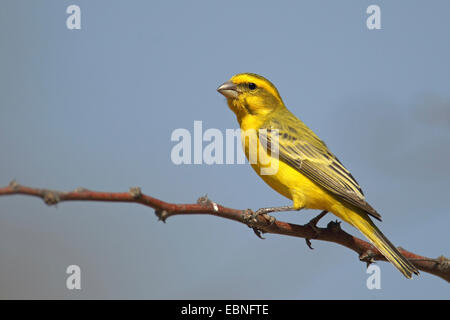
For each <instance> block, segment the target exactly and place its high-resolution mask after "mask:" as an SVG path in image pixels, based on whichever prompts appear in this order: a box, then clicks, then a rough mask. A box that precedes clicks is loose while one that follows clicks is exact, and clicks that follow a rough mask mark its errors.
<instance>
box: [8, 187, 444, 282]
mask: <svg viewBox="0 0 450 320" xmlns="http://www.w3.org/2000/svg"><path fill="white" fill-rule="evenodd" d="M15 194H23V195H29V196H34V197H39V198H41V199H43V200H44V202H45V203H46V204H47V205H55V204H57V203H59V202H63V201H103V202H132V203H138V204H142V205H144V206H148V207H151V208H153V209H155V214H156V215H157V216H158V218H159V220H162V221H164V222H165V221H166V219H167V218H169V217H171V216H175V215H189V214H209V215H214V216H217V217H221V218H226V219H230V220H234V221H237V222H241V223H244V224H246V225H248V226H249V227H251V228H253V230H254V231H255V233H256V234H257V235H258V236H260V233H261V232H262V233H273V234H280V235H286V236H292V237H299V238H304V239H306V241H307V243H308V245H309V244H310V241H309V240H310V239H315V240H323V241H328V242H334V243H337V244H340V245H342V246H345V247H347V248H349V249H351V250H353V251H355V252H356V253H358V255H359V259H360V260H361V261H364V262H366V263H368V264H370V263H372V262H373V261H376V260H377V261H386V259H385V258H384V256H383V255H382V254H381V253H380V252H379V251H378V250H377V249H376V248H375V247H374V246H373V245H372V244H370V243H368V242H367V241H364V240H362V239H359V238H357V237H354V236H352V235H350V234H348V233H347V232H345V231H344V230H342V229H341V227H340V222H337V221H336V222H334V221H331V222H329V223H328V225H327V226H326V227H325V228H319V227H313V226H311V225H310V224H306V225H297V224H292V223H287V222H282V221H273V220H272V219H270V217H268V216H267V215H259V216H257V217H256V218H255V219H254V220H251V219H249V217H250V216H251V214H250V212H249V210H238V209H232V208H227V207H224V206H221V205H219V204H217V203H215V202H212V201H211V200H209V199H208V198H206V197H201V198H200V199H199V200H198V201H197V203H195V204H175V203H168V202H164V201H162V200H159V199H157V198H153V197H151V196H148V195H145V194H143V193H142V192H141V189H140V188H138V187H136V188H130V191H129V192H98V191H92V190H88V189H84V188H78V189H75V190H74V191H70V192H61V191H54V190H48V189H37V188H31V187H27V186H22V185H19V184H17V183H16V182H15V181H12V182H11V183H10V184H9V185H8V186H7V187H4V188H0V196H4V195H15ZM399 250H400V252H401V253H402V254H403V255H404V256H405V257H406V258H408V259H409V260H410V261H411V262H412V263H413V264H414V265H415V266H416V267H417V268H418V269H419V270H421V271H424V272H427V273H430V274H433V275H435V276H438V277H440V278H442V279H444V280H446V281H447V282H450V259H448V258H446V257H444V256H440V257H438V258H435V259H432V258H427V257H424V256H420V255H417V254H415V253H412V252H410V251H407V250H405V249H403V248H399Z"/></svg>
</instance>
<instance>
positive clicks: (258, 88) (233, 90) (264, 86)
mask: <svg viewBox="0 0 450 320" xmlns="http://www.w3.org/2000/svg"><path fill="white" fill-rule="evenodd" d="M217 91H218V92H220V93H221V94H223V95H224V96H225V97H226V98H227V101H228V106H229V107H230V109H231V110H232V111H233V112H234V113H235V114H236V115H237V117H238V119H239V118H243V117H245V116H246V115H254V116H265V115H268V114H269V113H271V112H272V111H274V110H275V109H276V108H278V107H283V106H284V104H283V100H282V99H281V97H280V94H279V93H278V90H277V88H275V86H274V85H273V84H272V83H271V82H270V81H269V80H267V79H266V78H264V77H262V76H260V75H257V74H254V73H240V74H237V75H235V76H233V77H232V78H231V79H230V80H229V81H227V82H225V83H224V84H222V85H221V86H220V87H219V88H217Z"/></svg>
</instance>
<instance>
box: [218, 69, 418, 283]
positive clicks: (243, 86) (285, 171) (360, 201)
mask: <svg viewBox="0 0 450 320" xmlns="http://www.w3.org/2000/svg"><path fill="white" fill-rule="evenodd" d="M217 91H219V92H220V93H221V94H223V95H224V96H225V97H226V98H227V102H228V106H229V107H230V109H231V110H232V111H233V112H234V113H235V114H236V117H237V120H238V122H239V125H240V127H241V132H246V131H247V130H255V131H256V132H258V135H257V139H258V142H259V143H258V145H260V144H261V145H263V146H266V147H267V148H266V149H265V152H266V153H265V157H268V158H269V159H270V163H271V165H273V163H276V165H274V167H276V168H277V170H275V171H274V173H273V174H261V169H262V167H263V163H262V162H261V161H260V159H258V160H257V161H255V162H254V163H252V162H251V165H252V167H253V169H254V170H255V171H256V173H257V174H258V175H259V176H260V177H261V178H262V179H263V180H264V181H265V182H266V183H267V184H269V186H271V187H272V188H273V189H275V190H276V191H277V192H279V193H280V194H282V195H283V196H285V197H287V198H289V199H291V200H292V201H293V206H292V207H289V208H286V207H280V208H268V209H269V210H267V211H266V212H274V211H284V210H286V209H288V210H300V209H304V208H307V209H320V210H323V211H324V213H326V212H332V213H334V214H335V215H336V216H338V217H339V218H340V219H342V220H344V221H346V222H347V223H349V224H351V225H352V226H354V227H356V228H357V229H358V230H359V231H361V232H362V233H363V234H364V236H366V237H367V238H368V239H369V240H370V242H371V243H372V244H373V245H374V246H375V247H377V248H378V250H379V251H380V252H381V253H382V254H383V255H384V256H385V257H386V259H387V260H389V261H390V262H391V263H392V264H393V265H394V266H395V267H396V268H397V269H398V270H400V272H401V273H403V275H405V276H406V277H407V278H411V276H412V273H415V274H419V272H418V270H417V268H416V267H414V266H413V265H412V263H411V262H410V261H408V260H407V259H406V258H405V257H404V256H403V255H402V254H401V253H400V252H399V251H398V250H397V248H396V247H395V246H394V245H393V244H392V243H391V242H390V241H389V240H388V239H387V238H386V237H385V236H384V235H383V233H381V231H380V230H379V229H378V228H377V227H376V226H375V224H374V223H373V222H372V220H371V219H370V217H369V216H372V217H374V218H376V219H378V220H380V221H381V216H380V214H379V213H378V212H377V211H375V209H374V208H372V207H371V206H370V205H369V204H368V203H367V202H366V200H365V198H364V194H363V192H362V190H361V187H360V186H359V184H358V183H357V182H356V180H355V179H354V178H353V176H352V175H351V174H350V172H349V171H348V170H347V169H346V168H345V167H344V166H343V165H342V163H341V162H340V161H339V160H338V159H337V158H336V156H335V155H333V154H332V153H331V152H330V151H329V150H328V148H327V146H326V145H325V143H324V142H323V141H322V140H320V139H319V138H318V137H317V136H316V134H315V133H314V132H312V131H311V130H310V129H309V128H308V127H307V126H306V125H305V124H304V123H303V122H302V121H300V120H299V119H297V117H295V116H294V115H293V114H292V113H291V112H290V111H289V110H288V109H287V108H286V106H285V105H284V103H283V100H282V99H281V96H280V94H279V93H278V90H277V88H276V87H275V86H274V85H273V84H272V83H271V82H270V81H269V80H267V79H265V78H264V77H262V76H259V75H257V74H253V73H241V74H237V75H235V76H233V77H232V78H231V79H230V80H229V81H227V82H225V83H224V84H222V85H221V86H220V87H219V88H218V89H217ZM261 129H265V130H261ZM242 139H243V145H244V149H245V154H246V156H247V158H249V140H248V139H246V138H245V135H242ZM274 142H278V143H277V144H278V148H277V149H278V150H275V147H272V148H273V149H274V150H271V146H273V145H274ZM272 151H275V152H272ZM258 152H260V151H258ZM271 155H276V156H273V157H272V156H271ZM265 163H266V162H265ZM277 209H280V210H277Z"/></svg>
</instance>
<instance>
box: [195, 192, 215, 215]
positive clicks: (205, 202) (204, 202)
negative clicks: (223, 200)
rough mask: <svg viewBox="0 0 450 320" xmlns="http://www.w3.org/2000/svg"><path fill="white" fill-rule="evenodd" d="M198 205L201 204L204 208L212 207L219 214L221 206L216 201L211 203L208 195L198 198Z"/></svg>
mask: <svg viewBox="0 0 450 320" xmlns="http://www.w3.org/2000/svg"><path fill="white" fill-rule="evenodd" d="M197 204H200V205H202V206H206V205H212V207H213V210H214V212H219V206H218V205H217V203H215V202H214V201H211V200H210V199H209V198H208V195H207V194H205V195H204V196H201V197H200V198H198V199H197Z"/></svg>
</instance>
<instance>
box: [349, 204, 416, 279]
mask: <svg viewBox="0 0 450 320" xmlns="http://www.w3.org/2000/svg"><path fill="white" fill-rule="evenodd" d="M346 218H347V219H345V220H349V221H348V222H349V223H351V224H352V225H353V226H354V227H356V228H357V229H358V230H359V231H361V232H362V234H364V236H366V238H367V239H369V240H370V242H371V243H372V244H373V245H374V246H375V247H376V248H377V249H378V250H379V251H380V252H381V253H382V254H383V256H384V257H385V258H386V259H387V260H389V262H391V263H392V264H393V265H394V266H395V267H396V268H397V269H398V270H399V271H400V272H401V273H402V274H403V275H404V276H405V277H407V278H408V279H410V278H411V277H412V274H413V273H414V274H416V275H418V274H419V271H418V270H417V268H416V267H415V266H413V265H412V263H411V262H410V261H408V259H406V258H405V257H404V256H403V255H402V254H401V253H400V252H399V251H398V249H397V248H396V247H395V246H394V245H393V244H392V243H391V242H390V241H389V240H388V238H386V236H385V235H384V234H383V233H382V232H381V231H380V229H378V228H377V226H376V225H375V224H374V223H373V222H372V220H371V219H370V218H369V216H368V215H367V214H366V213H356V212H353V213H352V214H348V215H347V216H346Z"/></svg>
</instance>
